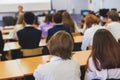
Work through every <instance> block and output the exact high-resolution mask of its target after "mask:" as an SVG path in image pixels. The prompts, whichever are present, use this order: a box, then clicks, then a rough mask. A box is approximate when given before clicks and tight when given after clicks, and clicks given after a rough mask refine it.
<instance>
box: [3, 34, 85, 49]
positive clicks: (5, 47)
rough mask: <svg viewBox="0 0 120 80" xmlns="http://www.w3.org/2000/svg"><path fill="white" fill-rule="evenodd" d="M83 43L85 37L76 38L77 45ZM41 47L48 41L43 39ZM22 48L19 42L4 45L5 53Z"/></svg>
mask: <svg viewBox="0 0 120 80" xmlns="http://www.w3.org/2000/svg"><path fill="white" fill-rule="evenodd" d="M3 38H5V37H3ZM82 41H83V36H74V42H75V43H82ZM39 46H46V39H41V41H40V44H39ZM20 48H21V47H20V45H19V43H18V42H6V43H5V45H4V51H10V50H16V49H20Z"/></svg>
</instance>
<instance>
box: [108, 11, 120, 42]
mask: <svg viewBox="0 0 120 80" xmlns="http://www.w3.org/2000/svg"><path fill="white" fill-rule="evenodd" d="M107 16H108V23H107V26H106V28H107V30H109V31H110V32H111V33H112V35H113V36H114V37H115V38H116V40H118V39H119V38H120V23H119V14H118V13H117V12H116V11H109V12H108V13H107Z"/></svg>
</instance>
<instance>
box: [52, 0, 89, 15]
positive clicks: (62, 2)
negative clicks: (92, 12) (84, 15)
mask: <svg viewBox="0 0 120 80" xmlns="http://www.w3.org/2000/svg"><path fill="white" fill-rule="evenodd" d="M52 3H53V9H56V10H61V9H66V10H67V11H68V12H70V13H73V12H75V13H78V14H79V13H80V10H82V9H88V1H87V0H52Z"/></svg>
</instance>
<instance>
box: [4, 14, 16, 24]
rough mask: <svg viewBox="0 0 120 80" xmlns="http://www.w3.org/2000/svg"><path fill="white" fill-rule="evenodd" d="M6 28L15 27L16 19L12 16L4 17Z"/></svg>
mask: <svg viewBox="0 0 120 80" xmlns="http://www.w3.org/2000/svg"><path fill="white" fill-rule="evenodd" d="M3 24H4V26H12V25H15V19H14V18H13V17H12V16H4V17H3Z"/></svg>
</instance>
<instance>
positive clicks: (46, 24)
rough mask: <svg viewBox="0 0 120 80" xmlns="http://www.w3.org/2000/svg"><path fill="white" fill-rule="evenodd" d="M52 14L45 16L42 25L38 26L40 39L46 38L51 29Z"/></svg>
mask: <svg viewBox="0 0 120 80" xmlns="http://www.w3.org/2000/svg"><path fill="white" fill-rule="evenodd" d="M52 26H53V24H52V14H47V15H46V16H45V21H44V23H43V24H41V25H40V30H41V31H42V38H45V37H47V36H48V30H49V29H50V28H52Z"/></svg>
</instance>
